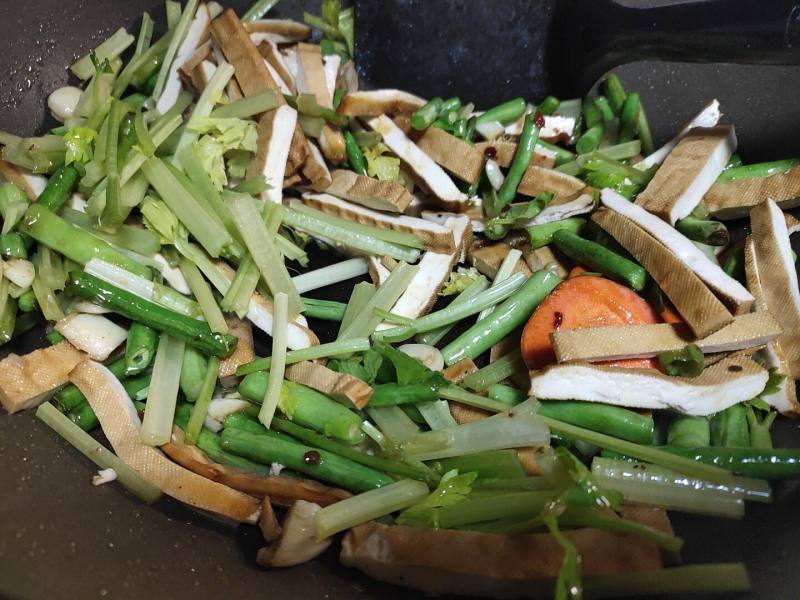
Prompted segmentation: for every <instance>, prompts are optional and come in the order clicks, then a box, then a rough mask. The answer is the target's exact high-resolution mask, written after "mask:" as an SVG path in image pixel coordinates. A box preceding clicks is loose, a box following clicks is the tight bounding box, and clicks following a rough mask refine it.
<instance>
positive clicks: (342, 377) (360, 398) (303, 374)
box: [286, 361, 373, 410]
mask: <svg viewBox="0 0 800 600" xmlns="http://www.w3.org/2000/svg"><path fill="white" fill-rule="evenodd" d="M286 379H288V380H289V381H294V382H295V383H302V384H303V385H307V386H308V387H310V388H313V389H315V390H317V391H318V392H322V393H323V394H327V395H328V396H330V397H331V398H333V399H334V400H336V401H337V402H340V403H342V404H344V405H345V406H347V407H348V408H352V409H356V410H360V409H362V408H364V407H365V406H366V405H367V403H368V402H369V401H370V398H372V394H373V390H372V388H371V387H370V386H369V385H367V384H366V383H364V382H363V381H361V380H360V379H359V378H358V377H355V376H353V375H350V374H349V373H337V372H336V371H333V370H331V369H329V368H328V367H325V366H323V365H320V364H317V363H313V362H311V361H303V362H299V363H296V364H293V365H290V366H289V367H287V368H286Z"/></svg>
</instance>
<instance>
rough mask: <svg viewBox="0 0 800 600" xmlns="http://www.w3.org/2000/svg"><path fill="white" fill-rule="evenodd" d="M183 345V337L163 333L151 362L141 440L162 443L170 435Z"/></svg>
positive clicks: (146, 442) (156, 443)
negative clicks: (153, 359) (151, 367)
mask: <svg viewBox="0 0 800 600" xmlns="http://www.w3.org/2000/svg"><path fill="white" fill-rule="evenodd" d="M185 349H186V344H185V343H184V341H183V340H181V339H178V338H174V337H172V336H170V335H168V334H166V333H162V334H161V337H160V338H159V341H158V350H157V351H156V358H155V361H154V363H153V375H152V377H151V378H150V388H149V390H148V393H147V406H146V408H145V411H144V420H143V421H142V429H141V431H140V432H139V435H140V437H141V440H142V442H144V443H145V444H147V445H148V446H161V445H163V444H166V443H167V442H169V441H170V439H171V437H172V419H173V416H174V415H175V406H176V404H177V402H178V386H179V385H180V378H181V365H182V364H183V352H184V350H185Z"/></svg>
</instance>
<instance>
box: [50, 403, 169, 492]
mask: <svg viewBox="0 0 800 600" xmlns="http://www.w3.org/2000/svg"><path fill="white" fill-rule="evenodd" d="M36 417H37V418H38V419H40V420H41V421H43V422H44V423H45V424H46V425H47V426H48V427H50V428H51V429H52V430H53V431H55V432H56V433H57V434H58V435H60V436H61V437H63V438H64V439H65V440H67V442H69V443H70V444H71V445H72V446H73V447H74V448H76V449H77V450H78V451H79V452H80V453H81V454H83V455H84V456H86V457H87V458H88V459H90V460H91V461H92V462H93V463H94V464H96V465H97V466H98V467H100V468H101V469H114V472H115V473H116V474H117V481H119V482H120V483H121V484H122V485H123V486H124V487H125V488H126V489H128V490H129V491H130V492H131V493H132V494H133V495H135V496H137V497H138V498H139V499H141V500H143V501H144V502H147V503H148V504H150V503H152V502H155V501H156V500H158V499H159V498H160V497H161V490H160V489H158V488H157V487H156V486H154V485H153V484H152V483H150V482H149V481H147V480H145V479H144V478H143V477H142V476H141V475H139V473H137V472H136V471H134V470H133V469H132V468H131V467H129V466H128V464H127V463H125V462H124V461H123V460H122V459H120V458H119V457H118V456H116V455H115V454H113V453H112V452H111V451H110V450H108V449H106V448H105V446H103V445H102V444H100V443H99V442H98V441H97V440H95V439H94V438H93V437H92V436H91V435H89V434H88V433H86V432H85V431H84V430H83V429H81V428H80V427H78V426H77V425H76V424H75V423H73V422H72V420H71V419H70V418H69V417H67V416H66V415H64V414H62V413H61V411H59V410H58V409H57V408H56V407H55V406H53V405H52V404H50V403H49V402H45V403H44V404H42V405H41V406H39V408H37V409H36Z"/></svg>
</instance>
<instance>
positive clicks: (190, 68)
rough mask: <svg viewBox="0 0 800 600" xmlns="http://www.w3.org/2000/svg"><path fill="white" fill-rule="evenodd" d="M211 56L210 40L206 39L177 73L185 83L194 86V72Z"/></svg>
mask: <svg viewBox="0 0 800 600" xmlns="http://www.w3.org/2000/svg"><path fill="white" fill-rule="evenodd" d="M210 54H211V40H210V39H208V40H206V41H205V42H204V43H202V44H200V45H199V46H198V47H197V50H195V51H194V54H192V55H191V56H190V57H189V59H188V60H187V61H186V62H185V63H183V64H182V65H181V66H180V68H179V69H178V71H179V72H180V74H181V76H182V77H183V78H184V80H185V81H188V82H189V83H191V84H192V85H194V83H195V80H194V77H193V73H194V70H195V69H196V68H197V67H198V66H199V65H201V64H202V63H203V61H205V60H206V59H207V58H208V57H209V55H210Z"/></svg>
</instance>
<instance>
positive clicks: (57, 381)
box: [0, 342, 86, 414]
mask: <svg viewBox="0 0 800 600" xmlns="http://www.w3.org/2000/svg"><path fill="white" fill-rule="evenodd" d="M85 358H86V355H85V354H84V353H83V352H81V351H80V350H78V349H77V348H75V347H74V346H73V345H72V344H70V343H69V342H60V343H58V344H55V345H53V346H49V347H48V348H41V349H39V350H34V351H33V352H31V353H29V354H25V355H24V356H19V355H17V354H9V355H8V356H6V357H5V358H4V359H3V360H2V361H0V402H1V403H2V404H3V408H5V409H6V410H7V411H8V412H9V414H11V413H15V412H17V411H20V410H26V409H28V408H33V407H35V406H38V405H39V404H41V403H42V402H44V401H45V400H47V398H48V397H49V396H50V394H52V393H53V392H55V391H56V390H57V389H58V388H60V387H61V386H62V385H64V384H65V383H67V381H68V378H69V374H70V371H72V369H74V368H75V367H76V366H77V365H78V363H80V362H81V361H83V360H84V359H85Z"/></svg>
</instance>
